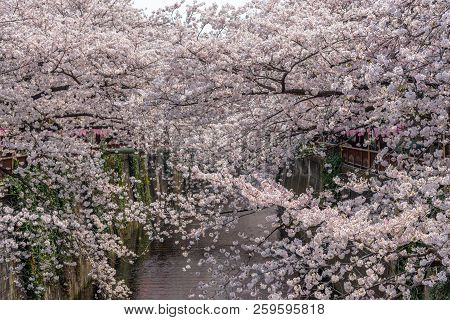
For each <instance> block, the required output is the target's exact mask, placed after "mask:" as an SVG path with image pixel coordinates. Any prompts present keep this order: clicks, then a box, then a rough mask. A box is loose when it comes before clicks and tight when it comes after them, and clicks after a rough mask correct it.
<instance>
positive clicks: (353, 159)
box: [339, 145, 378, 169]
mask: <svg viewBox="0 0 450 320" xmlns="http://www.w3.org/2000/svg"><path fill="white" fill-rule="evenodd" d="M339 149H340V153H341V157H342V160H343V162H344V163H345V164H347V165H350V166H353V167H357V168H363V169H371V168H372V167H373V166H374V162H375V157H376V156H377V154H378V151H376V150H370V149H368V148H367V149H363V148H355V147H352V146H343V145H341V146H340V147H339Z"/></svg>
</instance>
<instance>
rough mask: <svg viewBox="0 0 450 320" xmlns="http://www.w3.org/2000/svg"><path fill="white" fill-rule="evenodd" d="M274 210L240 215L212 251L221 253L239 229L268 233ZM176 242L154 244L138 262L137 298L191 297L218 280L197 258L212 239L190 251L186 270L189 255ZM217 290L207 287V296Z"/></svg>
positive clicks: (133, 284) (250, 233)
mask: <svg viewBox="0 0 450 320" xmlns="http://www.w3.org/2000/svg"><path fill="white" fill-rule="evenodd" d="M274 213H275V211H274V209H266V210H263V211H260V212H257V213H255V214H251V215H247V216H244V217H242V218H240V219H239V223H238V225H237V227H236V228H235V229H234V230H232V231H230V232H229V233H226V234H224V235H223V236H222V237H221V238H220V239H219V241H218V243H216V244H215V249H213V250H212V251H210V254H212V255H214V254H215V253H217V252H215V251H218V250H220V248H222V247H226V246H230V245H232V242H233V241H234V240H236V239H237V234H238V233H239V232H245V234H247V235H248V236H250V237H254V236H264V235H265V234H264V232H263V230H264V227H266V228H267V227H270V223H268V222H267V221H266V217H267V216H268V215H271V214H274ZM243 214H245V213H242V215H243ZM275 237H279V234H278V233H277V232H275V233H274V234H273V235H271V238H275ZM174 241H175V240H174V239H172V240H169V241H166V242H164V243H158V244H156V245H153V246H152V248H151V250H150V252H151V253H150V254H148V255H147V256H146V257H144V258H143V259H141V261H139V262H138V263H137V265H136V267H135V268H134V270H133V271H132V275H131V276H132V279H131V288H132V290H133V297H132V298H133V299H150V300H151V299H156V300H177V299H178V300H183V299H188V298H189V297H191V298H193V297H192V296H191V295H195V294H196V293H197V294H198V293H199V290H198V289H197V285H198V283H199V282H200V281H203V282H209V281H214V279H212V276H211V274H210V273H208V271H207V268H208V267H207V266H198V265H197V261H198V260H199V259H201V258H203V255H204V253H205V250H204V248H205V247H208V246H210V245H211V240H210V239H208V238H204V239H202V240H200V241H199V242H198V244H197V246H196V247H195V248H194V249H192V250H190V253H189V258H190V259H191V263H190V264H189V265H190V269H185V266H186V265H187V263H186V258H185V257H184V256H183V255H182V252H183V251H182V250H181V249H180V248H179V246H178V245H176V244H175V243H174ZM216 289H217V288H214V286H212V287H211V288H209V289H208V290H207V291H208V292H207V295H208V296H213V295H215V290H216ZM197 297H198V296H195V297H194V298H197ZM215 298H216V299H229V296H228V294H227V293H223V292H222V293H221V294H219V295H215Z"/></svg>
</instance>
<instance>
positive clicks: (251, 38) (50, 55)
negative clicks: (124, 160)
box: [0, 0, 450, 299]
mask: <svg viewBox="0 0 450 320" xmlns="http://www.w3.org/2000/svg"><path fill="white" fill-rule="evenodd" d="M449 9H450V8H449V5H448V3H447V2H446V1H443V0H435V1H429V0H410V1H406V0H390V1H387V0H379V1H374V2H372V3H367V1H348V0H338V1H328V0H320V1H309V0H303V1H294V0H273V1H262V0H261V1H260V0H255V1H253V2H251V3H249V4H247V5H245V6H242V7H233V6H229V5H228V6H223V7H218V6H215V5H213V6H203V5H201V4H197V3H194V4H186V5H184V7H180V5H174V6H172V7H169V8H166V9H164V10H160V11H157V12H155V13H152V14H150V15H149V16H144V15H143V14H142V13H141V12H139V11H137V10H135V9H133V8H132V7H131V6H130V3H129V2H128V1H107V0H97V1H94V0H83V1H60V2H58V3H53V2H42V1H35V0H24V1H14V0H7V1H4V2H2V4H0V15H1V17H2V18H1V22H0V29H1V33H0V42H1V44H2V46H1V47H0V84H1V92H0V114H1V118H0V128H2V130H1V131H0V132H1V134H0V146H1V149H2V152H3V153H7V152H11V151H15V152H18V153H21V154H26V155H27V165H26V166H25V167H19V168H17V169H15V170H14V171H13V172H11V173H7V174H8V178H7V179H6V180H5V181H6V182H5V184H4V186H3V187H2V190H1V191H2V192H1V194H8V193H11V192H12V191H14V199H12V200H14V201H12V200H10V202H8V200H4V201H2V204H1V207H0V210H1V211H0V212H1V215H0V249H1V250H0V252H1V253H0V263H2V262H7V263H10V264H13V265H14V266H15V267H14V268H15V269H14V270H15V272H16V273H17V274H18V275H27V272H28V271H27V269H29V268H30V266H34V267H33V268H38V269H39V270H40V271H41V272H39V274H40V275H41V276H40V277H39V279H36V278H34V277H32V276H29V277H26V276H25V277H22V281H21V282H20V281H19V283H18V284H19V285H22V287H23V290H24V292H26V293H27V294H28V295H30V294H32V295H35V296H37V297H41V296H42V292H43V290H44V287H45V286H46V285H47V284H48V283H51V282H52V281H58V272H57V270H59V269H60V268H62V266H64V264H69V265H70V264H73V263H74V262H75V261H76V259H77V257H78V256H80V255H81V256H82V257H83V258H85V259H87V260H88V261H89V263H90V265H91V266H92V273H91V277H92V279H93V280H94V282H95V283H96V285H97V287H98V288H99V297H105V298H125V297H128V296H129V290H128V288H126V286H125V285H124V283H123V282H120V281H119V280H118V279H117V277H116V274H115V270H114V268H113V266H112V265H111V264H110V262H109V260H108V255H109V254H111V253H112V254H115V255H117V256H119V257H126V258H132V257H133V256H134V253H133V252H132V251H130V250H128V249H127V248H126V247H125V246H124V244H123V242H122V240H121V239H120V238H119V237H118V235H117V234H116V233H114V232H112V231H111V230H113V229H114V228H119V229H120V228H122V227H123V226H124V225H125V224H126V223H132V222H137V223H140V224H141V225H143V226H144V228H145V230H146V231H147V232H148V235H149V237H150V238H151V239H152V240H154V241H164V239H165V238H166V237H170V236H172V235H174V234H179V237H180V238H181V244H180V245H181V246H182V247H183V249H184V250H185V255H186V256H187V260H188V263H195V262H194V261H190V257H189V250H190V248H191V247H192V246H193V245H194V244H195V242H196V240H198V239H199V238H201V237H208V238H210V239H211V247H210V248H207V250H208V249H211V248H214V246H215V242H217V240H218V239H219V238H220V237H221V236H222V234H223V233H224V232H228V231H229V230H232V229H233V227H235V226H236V225H237V224H239V221H240V219H241V217H243V216H245V215H249V214H255V215H256V214H261V210H262V209H265V208H277V210H276V213H274V214H271V215H269V216H268V217H267V221H268V223H269V225H270V228H267V229H266V230H261V236H258V237H252V236H249V235H247V234H245V233H240V234H239V238H238V239H236V241H235V242H234V243H233V244H232V245H230V246H229V247H228V248H226V249H221V250H219V251H218V254H212V253H211V254H209V253H208V254H207V255H206V258H205V259H202V261H198V263H200V264H207V265H210V266H211V268H210V270H211V272H212V273H213V274H214V275H215V276H216V277H215V279H220V281H219V284H218V289H219V291H223V292H228V293H229V294H230V296H231V297H232V298H241V297H247V296H249V295H250V296H252V297H263V298H264V297H268V298H274V299H279V298H283V299H284V298H288V299H300V298H301V299H307V298H314V299H315V298H319V299H368V298H369V299H375V298H385V299H394V298H402V299H409V298H415V297H416V296H417V295H416V294H417V292H423V291H424V289H423V288H424V287H430V288H432V287H436V286H438V285H442V284H445V283H447V276H448V273H449V245H448V211H449V210H448V207H449V202H448V184H449V176H448V169H447V168H448V159H446V158H445V152H443V148H442V146H445V145H446V144H447V142H448V141H447V140H448V133H447V132H448V109H449V102H448V89H449V88H448V84H449V71H448V60H449V53H448V52H449V50H448V49H449V45H450V42H449V40H448V35H449V34H448V33H449V31H448V30H449V29H448V26H449V21H450V12H449ZM375 129H376V130H377V132H378V133H380V134H378V133H376V134H372V135H371V136H365V135H366V132H375V131H374V130H375ZM91 132H93V133H94V134H96V135H97V136H100V135H102V136H103V138H106V140H107V141H109V143H110V144H115V145H119V146H126V147H131V148H134V149H135V150H139V151H140V152H143V153H145V154H154V155H155V154H156V155H157V156H156V159H157V160H155V167H158V168H157V170H163V169H164V171H165V172H166V173H167V174H166V177H165V179H166V180H167V188H160V189H159V190H158V194H157V197H156V198H155V199H152V202H151V203H150V204H149V203H146V202H145V201H142V199H139V197H133V196H129V193H130V192H129V190H128V188H127V186H125V185H123V184H121V183H118V180H120V177H118V176H117V175H114V173H113V172H112V171H111V170H107V169H105V160H104V154H105V151H106V149H107V148H108V147H107V145H104V144H103V145H102V144H99V143H96V142H94V141H92V139H88V136H89V135H90V133H91ZM359 133H361V137H363V138H364V137H365V141H364V144H365V146H367V145H369V144H371V143H372V142H373V140H376V139H380V137H379V135H381V133H382V135H383V148H382V150H380V152H379V153H378V156H377V159H376V165H375V166H374V168H373V169H371V170H366V171H364V172H359V171H355V172H348V173H341V174H340V175H338V176H336V177H335V179H334V185H333V188H325V189H324V190H308V191H307V192H305V193H303V194H300V195H295V194H294V193H293V192H291V191H290V190H288V189H287V188H286V187H284V186H282V184H280V176H282V174H283V171H286V168H288V167H289V166H290V164H291V162H292V161H293V160H294V159H295V158H296V157H302V156H304V151H305V150H308V152H310V153H313V154H316V155H319V156H324V155H325V154H326V152H327V144H326V142H329V141H335V142H336V141H337V142H339V143H340V142H345V141H346V139H347V138H349V137H352V136H354V135H355V134H359ZM375 168H378V169H379V170H376V169H375ZM131 183H132V184H138V183H139V182H138V181H133V179H132V181H131ZM4 199H7V197H4ZM276 233H277V234H278V235H279V236H278V237H275V236H274V235H275V234H276ZM220 255H223V257H221V256H220ZM37 257H40V258H37ZM210 286H211V284H208V283H206V284H202V285H201V287H202V289H205V288H208V287H210ZM199 297H205V298H207V297H208V296H206V295H205V294H204V293H203V292H200V293H199Z"/></svg>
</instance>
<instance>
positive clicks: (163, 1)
mask: <svg viewBox="0 0 450 320" xmlns="http://www.w3.org/2000/svg"><path fill="white" fill-rule="evenodd" d="M175 2H177V1H176V0H134V4H135V6H136V7H137V8H139V9H146V10H148V11H153V10H156V9H159V8H163V7H165V6H167V5H171V4H173V3H175ZM186 2H187V3H189V2H192V0H186ZM198 2H204V3H206V4H212V3H217V4H219V5H220V4H225V3H230V4H232V5H235V6H236V5H241V4H244V3H246V2H247V0H201V1H198Z"/></svg>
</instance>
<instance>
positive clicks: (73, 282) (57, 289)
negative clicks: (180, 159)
mask: <svg viewBox="0 0 450 320" xmlns="http://www.w3.org/2000/svg"><path fill="white" fill-rule="evenodd" d="M104 159H105V170H109V171H111V172H112V175H111V179H112V180H113V182H114V183H118V184H120V185H122V186H126V187H127V189H128V195H129V197H133V198H134V199H136V200H140V201H143V202H144V203H146V204H149V203H150V202H151V200H152V194H156V190H152V189H153V188H154V186H156V185H157V184H156V183H155V181H150V180H151V179H150V176H151V175H153V176H154V177H155V179H156V180H158V181H160V180H161V178H160V177H159V175H158V174H154V173H152V172H151V171H152V169H149V166H148V161H147V160H148V157H147V156H146V155H142V154H136V153H105V155H104ZM113 172H114V173H116V174H113ZM131 177H134V178H135V179H137V180H138V182H137V183H136V185H135V187H134V188H133V187H132V184H131V180H130V178H131ZM117 201H120V200H119V199H118V200H117ZM111 232H112V233H115V234H117V235H119V236H120V238H121V239H122V241H123V242H124V243H125V245H126V246H127V247H128V248H129V249H131V250H132V251H134V252H137V253H139V252H140V251H142V250H143V248H144V247H147V245H148V240H147V237H146V235H145V232H144V231H143V226H141V225H139V224H138V223H127V225H126V226H125V227H124V228H122V229H120V230H111ZM109 259H110V264H111V265H112V266H114V267H115V268H116V270H117V273H118V276H119V278H121V279H125V280H127V278H129V272H130V267H131V266H130V264H129V263H128V262H125V261H123V260H122V259H118V258H117V257H116V256H114V255H111V256H110V257H109ZM11 269H12V266H11V265H8V264H0V299H2V300H5V299H20V298H24V296H23V293H21V292H19V290H18V288H17V286H16V285H15V280H16V279H15V276H14V275H13V273H12V272H11ZM90 271H91V267H90V265H89V263H88V261H87V260H86V259H83V258H82V257H80V258H79V259H78V261H77V264H76V266H65V267H64V268H63V270H62V271H61V277H60V280H59V282H58V283H56V284H52V285H48V286H45V288H44V292H43V294H42V295H41V296H40V297H34V296H29V297H28V296H25V298H28V299H36V298H41V299H92V298H93V297H94V290H95V288H94V287H93V286H92V284H91V281H90V275H89V274H90ZM27 272H34V271H33V268H30V270H28V271H27ZM36 277H38V275H36Z"/></svg>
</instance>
